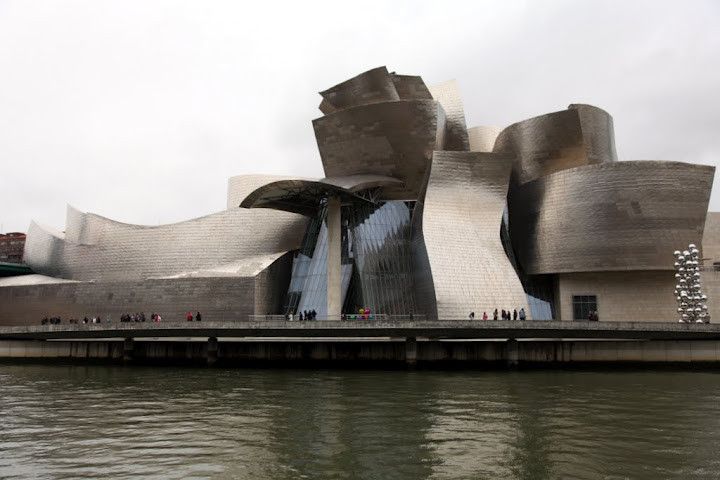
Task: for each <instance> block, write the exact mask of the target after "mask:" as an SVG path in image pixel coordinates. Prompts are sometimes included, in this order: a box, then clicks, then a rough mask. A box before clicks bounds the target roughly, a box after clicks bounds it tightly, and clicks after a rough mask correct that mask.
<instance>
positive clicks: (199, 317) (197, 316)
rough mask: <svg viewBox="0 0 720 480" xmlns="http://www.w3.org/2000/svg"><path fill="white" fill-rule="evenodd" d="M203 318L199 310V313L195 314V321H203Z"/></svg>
mask: <svg viewBox="0 0 720 480" xmlns="http://www.w3.org/2000/svg"><path fill="white" fill-rule="evenodd" d="M201 320H202V315H200V312H197V313H196V314H195V321H197V322H199V321H201Z"/></svg>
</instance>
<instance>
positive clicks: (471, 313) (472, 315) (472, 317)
mask: <svg viewBox="0 0 720 480" xmlns="http://www.w3.org/2000/svg"><path fill="white" fill-rule="evenodd" d="M468 318H469V319H470V320H475V312H470V315H468Z"/></svg>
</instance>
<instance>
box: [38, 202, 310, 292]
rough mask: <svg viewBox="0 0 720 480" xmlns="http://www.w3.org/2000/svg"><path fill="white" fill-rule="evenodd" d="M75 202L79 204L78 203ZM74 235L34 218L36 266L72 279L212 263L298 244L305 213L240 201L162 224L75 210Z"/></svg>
mask: <svg viewBox="0 0 720 480" xmlns="http://www.w3.org/2000/svg"><path fill="white" fill-rule="evenodd" d="M73 210H74V209H73ZM71 217H72V219H73V223H74V225H73V228H75V229H77V228H78V225H80V226H81V227H82V228H84V231H83V232H82V233H81V234H79V235H75V238H76V239H79V240H92V243H87V242H86V243H76V242H72V241H69V240H68V239H67V238H64V237H63V236H61V235H59V234H54V233H51V232H50V231H48V230H47V229H44V228H43V227H40V226H39V225H37V224H36V223H34V222H33V223H32V224H31V226H30V230H29V231H28V236H27V240H26V243H25V261H26V262H27V264H28V265H29V266H30V267H31V268H32V269H33V270H34V271H36V272H37V273H40V274H44V275H49V276H54V277H61V278H66V279H72V280H101V281H125V280H143V279H146V278H151V277H167V276H173V275H180V274H183V273H189V272H195V271H199V270H207V269H213V268H216V267H218V266H221V265H224V264H231V263H233V262H237V261H239V260H242V259H248V258H251V257H258V256H263V255H268V254H275V253H284V252H287V251H290V250H294V249H297V248H298V247H299V246H300V242H301V240H302V236H303V233H304V231H305V228H306V224H307V220H306V219H305V218H304V217H302V216H300V215H296V214H292V213H286V212H276V211H258V210H248V209H241V208H236V209H233V210H226V211H223V212H218V213H215V214H212V215H207V216H205V217H200V218H196V219H193V220H188V221H186V222H180V223H175V224H169V225H160V226H156V227H150V226H141V225H129V224H125V223H120V222H115V221H113V220H110V219H107V218H104V217H100V216H98V215H93V214H78V213H77V211H74V212H73V214H72V215H71Z"/></svg>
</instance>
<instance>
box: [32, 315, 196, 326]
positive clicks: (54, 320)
mask: <svg viewBox="0 0 720 480" xmlns="http://www.w3.org/2000/svg"><path fill="white" fill-rule="evenodd" d="M162 320H163V317H162V315H160V314H159V313H151V314H150V320H149V321H150V322H155V323H157V322H162ZM186 320H187V321H189V322H191V321H193V320H196V321H198V322H199V321H201V320H202V315H201V314H200V312H197V313H196V314H195V315H193V314H192V312H188V313H187V315H186ZM110 321H111V319H110V317H109V316H107V317H105V318H102V317H101V316H100V315H98V316H96V317H92V318H88V317H84V318H83V319H78V318H69V319H67V323H69V324H80V323H110ZM120 321H121V322H123V323H133V322H146V321H148V319H147V317H146V316H145V312H136V313H123V314H122V315H120ZM62 322H63V321H62V318H61V317H59V316H53V317H44V318H43V319H42V320H41V321H40V324H41V325H60V324H61V323H62Z"/></svg>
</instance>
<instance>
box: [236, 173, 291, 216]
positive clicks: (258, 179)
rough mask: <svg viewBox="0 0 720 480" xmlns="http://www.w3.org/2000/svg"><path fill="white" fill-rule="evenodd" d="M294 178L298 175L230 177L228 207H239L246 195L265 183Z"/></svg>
mask: <svg viewBox="0 0 720 480" xmlns="http://www.w3.org/2000/svg"><path fill="white" fill-rule="evenodd" d="M292 179H297V177H291V176H288V175H236V176H234V177H230V178H228V189H227V209H228V210H231V209H233V208H238V206H240V204H241V203H242V201H243V200H245V197H247V196H248V195H250V194H251V193H252V192H254V191H255V190H257V189H258V188H260V187H262V186H263V185H267V184H268V183H272V182H277V181H279V180H292Z"/></svg>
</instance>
